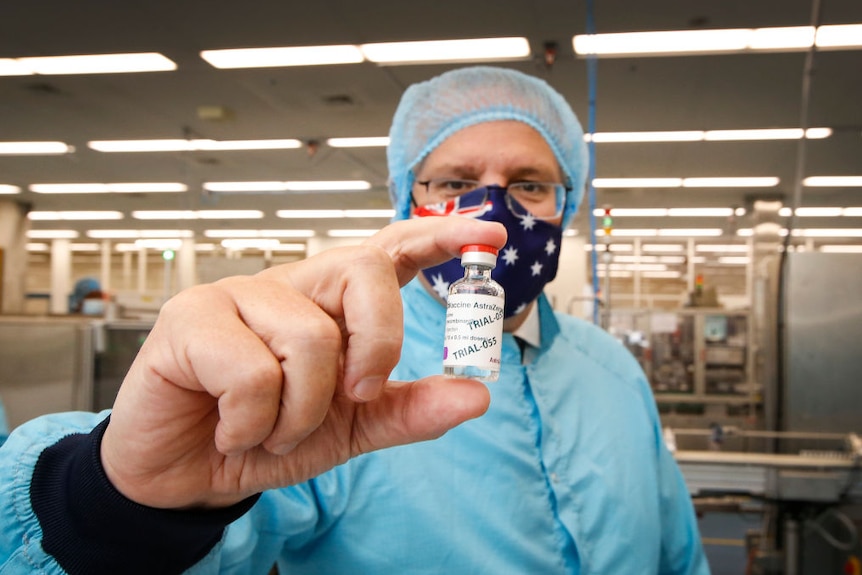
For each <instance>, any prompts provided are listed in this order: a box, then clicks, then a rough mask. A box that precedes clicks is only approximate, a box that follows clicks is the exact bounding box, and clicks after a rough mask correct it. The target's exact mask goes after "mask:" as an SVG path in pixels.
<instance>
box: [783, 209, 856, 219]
mask: <svg viewBox="0 0 862 575" xmlns="http://www.w3.org/2000/svg"><path fill="white" fill-rule="evenodd" d="M785 209H786V210H787V212H788V213H787V215H790V214H789V212H790V208H782V209H781V210H779V214H780V215H785V214H783V213H781V212H784V210H785ZM796 215H797V216H799V217H803V218H806V217H809V218H834V217H838V216H842V215H844V208H796Z"/></svg>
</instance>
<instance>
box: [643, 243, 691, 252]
mask: <svg viewBox="0 0 862 575" xmlns="http://www.w3.org/2000/svg"><path fill="white" fill-rule="evenodd" d="M684 250H685V248H684V247H683V246H682V244H643V245H642V246H641V251H644V252H655V253H659V254H662V253H665V254H667V253H679V252H681V251H684Z"/></svg>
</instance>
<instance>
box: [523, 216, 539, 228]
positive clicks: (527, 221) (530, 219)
mask: <svg viewBox="0 0 862 575" xmlns="http://www.w3.org/2000/svg"><path fill="white" fill-rule="evenodd" d="M521 225H522V226H524V229H525V230H532V229H533V226H535V225H536V217H535V216H534V215H533V214H524V215H523V216H521Z"/></svg>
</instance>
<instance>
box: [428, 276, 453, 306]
mask: <svg viewBox="0 0 862 575" xmlns="http://www.w3.org/2000/svg"><path fill="white" fill-rule="evenodd" d="M431 281H433V282H434V284H433V285H432V286H431V288H432V289H433V290H434V291H435V292H437V295H439V296H440V299H443V300H445V299H446V298H447V297H449V282H447V281H444V280H443V274H437V275H435V276H434V277H432V278H431Z"/></svg>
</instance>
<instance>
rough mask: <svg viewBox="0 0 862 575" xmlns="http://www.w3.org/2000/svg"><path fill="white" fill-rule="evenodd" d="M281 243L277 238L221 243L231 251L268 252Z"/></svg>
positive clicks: (223, 241) (236, 239)
mask: <svg viewBox="0 0 862 575" xmlns="http://www.w3.org/2000/svg"><path fill="white" fill-rule="evenodd" d="M280 243H281V242H279V241H278V240H277V239H276V238H228V239H224V240H222V241H221V245H222V247H223V248H227V249H229V250H249V249H253V250H268V249H272V248H274V247H277V246H278V245H279V244H280Z"/></svg>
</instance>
